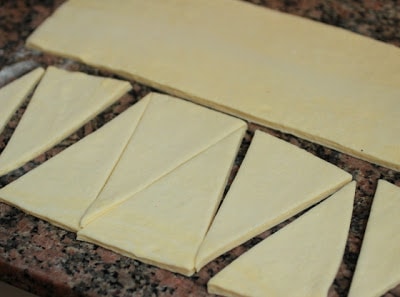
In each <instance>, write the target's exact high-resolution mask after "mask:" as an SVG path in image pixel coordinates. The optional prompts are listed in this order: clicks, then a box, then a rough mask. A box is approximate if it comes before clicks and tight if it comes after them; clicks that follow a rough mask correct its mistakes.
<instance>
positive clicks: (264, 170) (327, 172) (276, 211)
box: [196, 131, 351, 270]
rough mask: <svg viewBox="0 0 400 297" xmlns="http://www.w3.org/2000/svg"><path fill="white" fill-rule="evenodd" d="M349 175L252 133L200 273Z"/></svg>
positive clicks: (201, 256)
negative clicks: (209, 264) (221, 256)
mask: <svg viewBox="0 0 400 297" xmlns="http://www.w3.org/2000/svg"><path fill="white" fill-rule="evenodd" d="M350 181H351V175H350V174H348V173H347V172H345V171H343V170H341V169H339V168H338V167H336V166H334V165H332V164H330V163H328V162H326V161H324V160H321V159H319V158H317V157H315V156H313V155H312V154H310V153H308V152H307V151H305V150H302V149H300V148H298V147H296V146H294V145H292V144H290V143H287V142H285V141H283V140H280V139H278V138H276V137H273V136H271V135H269V134H266V133H264V132H261V131H256V133H255V135H254V138H253V140H252V143H251V145H250V147H249V150H248V152H247V154H246V156H245V159H244V161H243V163H242V165H241V167H240V170H239V172H238V174H237V176H236V178H235V180H234V181H233V183H232V185H231V187H230V189H229V192H228V193H227V195H226V197H225V199H224V201H223V203H222V205H221V207H220V209H219V210H218V213H217V215H216V217H215V219H214V221H213V223H212V225H211V227H210V230H209V231H208V233H207V236H206V237H205V239H204V241H203V243H202V245H201V247H200V249H199V252H198V255H197V258H196V269H197V270H200V269H201V268H202V267H203V266H204V265H206V264H207V263H208V262H210V261H211V260H213V259H215V258H216V257H218V256H219V255H221V254H223V253H225V252H227V251H229V250H230V249H232V248H234V247H236V246H238V245H240V244H242V243H243V242H245V241H247V240H248V239H250V238H252V237H254V236H256V235H258V234H259V233H261V232H263V231H265V230H267V229H269V228H271V227H273V226H275V225H277V224H278V223H280V222H282V221H284V220H286V219H288V218H290V217H291V216H293V215H295V214H296V213H298V212H300V211H302V210H304V209H306V208H307V207H309V206H311V205H313V204H314V203H316V202H318V201H320V200H322V199H323V198H326V197H327V196H329V195H330V194H332V193H333V192H335V191H336V190H337V189H338V188H340V187H342V186H343V185H345V184H347V183H349V182H350Z"/></svg>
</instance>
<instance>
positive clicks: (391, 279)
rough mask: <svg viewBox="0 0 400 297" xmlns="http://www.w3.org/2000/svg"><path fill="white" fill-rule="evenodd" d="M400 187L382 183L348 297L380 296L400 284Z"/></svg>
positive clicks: (375, 198)
mask: <svg viewBox="0 0 400 297" xmlns="http://www.w3.org/2000/svg"><path fill="white" fill-rule="evenodd" d="M399 210H400V188H399V187H397V186H395V185H393V184H391V183H388V182H387V181H384V180H379V182H378V187H377V189H376V193H375V197H374V201H373V204H372V209H371V214H370V216H369V219H368V224H367V229H366V231H365V236H364V240H363V244H362V247H361V252H360V256H359V259H358V262H357V266H356V270H355V272H354V276H353V281H352V283H351V287H350V292H349V297H359V296H363V297H375V296H376V297H378V296H381V295H382V294H385V293H386V292H387V291H389V290H390V289H392V288H394V287H395V286H396V285H398V284H399V283H400V231H399V230H400V220H399Z"/></svg>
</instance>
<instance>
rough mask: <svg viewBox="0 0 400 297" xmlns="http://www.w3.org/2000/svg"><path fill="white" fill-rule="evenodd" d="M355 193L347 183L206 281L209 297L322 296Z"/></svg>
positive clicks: (341, 243) (331, 276)
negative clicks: (217, 296) (222, 296)
mask: <svg viewBox="0 0 400 297" xmlns="http://www.w3.org/2000/svg"><path fill="white" fill-rule="evenodd" d="M355 188H356V183H355V182H354V181H353V182H351V183H350V184H348V185H346V186H345V187H343V188H342V189H340V190H339V191H338V192H336V193H335V194H333V195H332V196H331V197H329V198H328V199H326V200H325V201H323V202H321V203H320V204H319V205H317V206H315V207H314V208H313V209H311V210H310V211H308V212H307V213H305V214H304V215H302V216H301V217H300V218H298V219H296V220H295V221H294V222H292V223H290V224H289V225H287V226H286V227H284V228H283V229H281V230H279V231H278V232H276V233H274V234H273V235H271V236H269V237H267V238H266V239H264V240H263V241H262V242H260V243H259V244H257V245H256V246H255V247H253V248H252V249H250V250H249V251H248V252H246V253H244V254H243V255H242V256H240V257H239V258H238V259H237V260H235V261H234V262H233V263H231V264H230V265H228V266H227V267H226V268H225V269H223V270H222V271H221V272H219V273H218V274H217V275H216V276H214V277H213V278H212V279H211V280H210V281H209V283H208V290H209V292H210V293H212V294H218V295H224V296H235V297H238V296H254V297H255V296H260V297H264V296H274V297H286V296H291V297H310V296H327V294H328V289H329V287H330V286H331V284H332V282H333V280H334V278H335V275H336V273H337V270H338V268H339V265H340V262H341V261H342V257H343V252H344V248H345V246H346V239H347V235H348V230H349V227H350V221H351V214H352V209H353V201H354V191H355ZM359 296H363V295H359Z"/></svg>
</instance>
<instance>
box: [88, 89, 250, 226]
mask: <svg viewBox="0 0 400 297" xmlns="http://www.w3.org/2000/svg"><path fill="white" fill-rule="evenodd" d="M147 96H149V97H150V98H152V97H153V96H165V97H167V98H169V99H173V100H178V101H183V102H186V103H187V104H190V105H191V104H193V105H195V106H197V107H199V108H205V109H207V108H206V107H203V106H200V105H198V104H196V103H193V102H190V101H186V100H183V99H181V98H178V97H173V96H171V95H164V94H160V93H156V92H152V93H150V94H148V95H147ZM147 96H146V97H147ZM212 112H213V113H214V112H215V113H220V114H222V113H221V112H219V111H215V110H212ZM224 116H226V117H227V118H231V119H233V117H232V116H230V115H226V114H224ZM235 121H236V123H235V125H232V127H231V129H230V130H228V131H226V132H225V133H224V134H223V135H221V136H220V137H219V138H218V139H217V140H215V141H213V142H210V143H209V144H208V145H207V146H205V147H203V148H202V149H201V150H198V151H196V152H195V153H194V154H192V155H191V156H190V157H188V158H187V159H185V160H184V161H183V162H181V163H180V164H177V165H176V166H175V167H174V168H171V169H170V170H169V171H166V172H165V173H163V174H161V175H160V176H158V177H157V178H156V179H154V180H152V181H151V182H150V183H148V184H146V185H145V186H144V187H142V188H141V189H140V190H139V191H137V192H134V193H131V194H130V195H128V196H127V197H125V198H122V199H119V200H118V201H115V200H114V201H112V203H111V204H107V205H106V206H102V207H101V208H96V209H93V210H92V209H91V207H89V208H88V210H87V212H86V213H85V214H84V215H83V216H82V219H81V223H80V225H81V227H82V228H83V227H85V226H86V225H88V224H90V223H91V222H92V221H94V220H96V219H97V218H99V217H101V216H102V215H103V214H105V213H107V212H108V211H109V210H111V209H113V208H114V207H117V206H118V205H120V204H121V203H123V202H124V201H126V200H127V199H129V198H130V196H132V195H134V194H137V193H139V192H141V191H143V190H145V189H147V188H148V187H149V186H151V185H152V184H154V183H155V182H157V181H158V180H160V179H161V178H163V177H164V176H166V175H168V174H170V173H171V172H172V171H174V170H175V169H176V168H178V167H179V166H181V165H182V164H184V163H187V162H189V161H190V160H192V159H193V158H195V157H196V156H198V155H199V154H201V153H203V152H204V151H206V150H207V149H209V148H210V147H211V146H213V145H215V144H216V143H218V142H220V141H221V140H222V139H224V138H225V137H227V136H228V135H231V134H233V133H235V132H237V131H238V130H241V129H243V128H244V127H245V128H247V124H246V122H245V121H243V120H241V119H236V120H235ZM140 124H141V123H139V125H140ZM139 125H138V126H139ZM135 132H136V131H135ZM134 138H135V133H134V134H133V135H132V139H133V140H134ZM121 157H123V156H121ZM110 177H111V175H110ZM94 203H96V201H94V202H93V204H94Z"/></svg>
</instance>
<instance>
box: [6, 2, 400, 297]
mask: <svg viewBox="0 0 400 297" xmlns="http://www.w3.org/2000/svg"><path fill="white" fill-rule="evenodd" d="M62 2H63V1H62V0H48V1H39V0H30V1H23V0H16V1H0V86H1V85H4V84H5V83H7V82H8V81H10V80H11V79H13V78H14V77H16V76H18V75H20V74H22V73H23V72H24V71H27V70H28V69H29V68H31V67H32V65H34V64H35V63H38V64H40V65H42V66H46V65H56V66H59V67H63V68H66V69H70V70H80V71H84V72H87V73H92V74H99V75H104V76H111V74H110V73H107V72H104V71H97V70H96V69H93V68H90V67H87V66H84V65H82V64H79V63H76V62H73V61H70V60H68V59H63V58H58V57H54V56H50V55H44V54H42V53H40V52H38V51H32V50H29V49H26V48H25V47H24V41H25V39H26V38H27V36H28V35H29V34H30V33H31V32H32V31H33V30H34V29H35V28H36V27H37V26H38V25H39V24H40V23H41V22H42V21H43V20H44V19H45V18H46V17H47V16H48V15H49V14H51V12H52V11H54V10H55V9H56V7H57V6H58V5H60V4H61V3H62ZM250 2H253V3H255V4H258V5H263V6H267V7H271V8H274V9H279V10H282V11H286V12H289V13H292V14H296V15H301V16H305V17H308V18H312V19H315V20H320V21H322V22H325V23H328V24H333V25H335V26H340V27H343V28H347V29H349V30H352V31H355V32H358V33H361V34H364V35H367V36H370V37H373V38H376V39H379V40H382V41H385V42H390V43H392V44H395V45H397V46H400V3H398V1H383V0H381V1H375V0H362V1H350V0H339V1H323V0H309V1H305V0H291V1H277V0H271V1H268V0H252V1H250ZM277 30H279V28H277ZM16 63H18V64H16ZM132 83H133V86H134V88H133V91H131V92H130V93H129V94H128V95H126V96H124V97H123V98H121V100H119V101H118V102H117V103H116V104H114V105H113V106H111V107H110V108H108V109H107V110H106V111H105V112H103V113H102V114H101V115H99V116H98V117H97V118H96V119H94V120H92V121H91V122H90V123H88V124H87V125H85V126H84V127H83V128H82V129H80V130H79V131H77V132H76V133H75V134H73V135H72V136H70V137H69V138H68V139H66V140H64V141H63V142H62V143H60V144H59V145H57V146H56V147H55V148H54V149H52V150H50V151H49V152H47V153H45V154H43V155H42V156H39V157H38V158H36V159H35V160H34V161H32V162H29V163H28V164H26V165H25V166H23V167H22V168H20V169H18V170H15V171H14V172H12V173H10V174H8V175H6V176H4V177H1V178H0V187H2V186H4V185H6V184H8V183H9V182H11V181H12V180H14V179H15V178H17V177H18V176H21V175H22V174H24V173H25V172H26V171H28V170H30V169H32V168H34V167H35V166H37V165H38V164H40V163H42V162H43V161H45V160H46V159H47V158H49V157H51V156H53V155H55V154H57V153H58V152H60V151H61V150H63V149H64V148H65V147H67V146H69V145H71V144H72V143H74V142H76V141H77V140H79V139H80V138H82V137H84V136H85V135H87V134H88V133H90V132H91V131H93V130H95V129H97V128H98V127H100V126H101V125H103V124H104V123H105V122H106V121H108V120H110V119H111V118H113V117H114V116H116V115H117V114H119V113H120V112H122V111H123V110H125V109H126V108H127V107H128V106H130V105H131V104H133V103H134V102H136V101H137V100H138V99H140V98H142V97H143V96H144V95H145V94H146V93H147V92H149V90H150V89H149V88H147V87H145V86H143V85H140V84H137V83H135V82H132ZM25 106H26V104H25V105H24V106H22V107H21V108H20V109H19V111H18V112H17V114H16V115H15V116H14V117H13V119H12V121H11V122H10V123H9V125H8V126H7V128H6V130H5V131H4V133H3V134H1V135H0V152H1V151H2V149H3V148H4V146H5V144H6V143H7V140H8V139H9V137H10V136H11V134H12V131H13V129H14V128H15V127H16V125H17V123H18V120H19V118H20V117H21V115H22V113H23V111H24V109H25ZM256 128H260V129H262V130H264V131H267V132H269V133H271V134H273V135H276V136H278V137H281V138H283V139H285V140H287V141H290V142H291V143H293V144H296V145H298V146H300V147H302V148H305V149H307V150H308V151H310V152H312V153H313V154H315V155H317V156H319V157H320V158H322V159H325V160H327V161H329V162H331V163H333V164H335V165H337V166H339V167H340V168H343V169H344V170H346V171H347V172H350V173H351V174H352V175H353V177H354V179H355V180H356V181H357V193H356V198H355V203H354V213H353V219H352V224H351V230H350V234H349V239H348V242H347V246H346V252H345V255H344V257H343V262H342V264H341V267H340V269H339V272H338V274H337V277H336V279H335V281H334V284H333V285H332V287H331V290H330V292H329V296H332V297H333V296H346V295H347V291H348V289H349V285H350V281H351V278H352V274H353V271H354V268H355V264H356V261H357V257H358V254H359V250H360V246H361V242H362V237H363V233H364V231H365V226H366V222H367V219H368V215H369V211H370V207H371V203H372V198H373V195H374V192H375V188H376V184H377V180H378V179H379V178H383V179H386V180H388V181H389V182H392V183H395V184H397V185H399V186H400V173H399V172H395V171H393V170H388V169H386V168H383V167H379V166H375V165H372V164H369V163H367V162H364V161H360V160H358V159H355V158H353V157H349V156H347V155H344V154H341V153H338V152H336V151H333V150H331V149H327V148H325V147H322V146H319V145H316V144H313V143H310V142H308V141H304V140H301V139H298V138H296V137H293V136H291V135H287V134H282V133H280V132H276V131H273V130H270V129H267V128H263V127H259V126H256V125H253V124H250V129H249V131H248V133H247V135H246V139H245V141H244V142H243V145H242V148H241V150H240V154H239V157H238V158H237V162H236V166H235V168H234V170H233V172H232V177H233V176H234V175H235V173H236V171H237V169H238V167H239V165H240V162H241V160H242V159H243V155H244V153H245V151H246V150H247V147H248V144H249V142H250V140H251V137H252V135H253V132H254V129H256ZM284 224H285V223H283V224H281V225H279V226H278V227H275V228H273V230H270V231H267V232H265V233H263V234H261V235H260V236H257V237H256V238H254V239H252V240H250V241H249V242H247V243H245V244H243V245H242V246H240V247H238V248H236V249H234V250H233V251H231V252H229V253H227V254H225V255H223V256H221V257H219V258H218V259H217V260H215V261H213V262H211V263H210V264H209V265H207V266H206V267H205V268H203V269H202V270H201V271H200V272H199V273H197V274H195V275H194V276H193V277H191V278H188V277H183V276H180V275H177V274H174V273H171V272H168V271H165V270H162V269H157V268H155V267H152V266H149V265H145V264H142V263H140V262H138V261H134V260H132V259H128V258H126V257H123V256H119V255H117V254H115V253H113V252H110V251H107V250H105V249H103V248H100V247H97V246H95V245H92V244H89V243H84V242H80V241H77V240H76V239H75V234H73V233H71V232H67V231H64V230H62V229H59V228H57V227H54V226H52V225H50V224H49V223H47V222H44V221H42V220H39V219H36V218H34V217H32V216H29V215H26V214H24V213H23V212H21V211H19V210H17V209H15V208H12V207H10V206H7V205H5V204H2V203H0V280H4V281H6V282H8V283H10V284H13V285H16V286H18V287H21V288H23V289H26V290H28V291H31V292H33V293H35V294H38V295H40V296H208V294H207V291H206V286H205V285H206V283H207V281H208V280H209V278H210V277H211V276H212V275H214V274H215V273H217V272H218V271H219V270H221V269H222V268H223V267H225V266H226V265H227V264H228V263H230V262H231V261H232V260H233V259H234V258H236V257H237V256H238V255H240V254H241V253H243V252H244V251H245V250H247V249H248V248H250V247H251V246H253V245H254V244H256V243H257V242H259V241H260V240H261V239H262V238H265V237H266V236H268V235H269V234H270V233H271V232H274V231H276V230H278V229H279V228H280V227H282V226H283V225H284ZM0 295H1V294H0ZM385 296H386V297H388V296H397V297H400V285H399V286H398V287H397V288H395V289H393V290H392V291H391V292H388V293H386V294H385Z"/></svg>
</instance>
